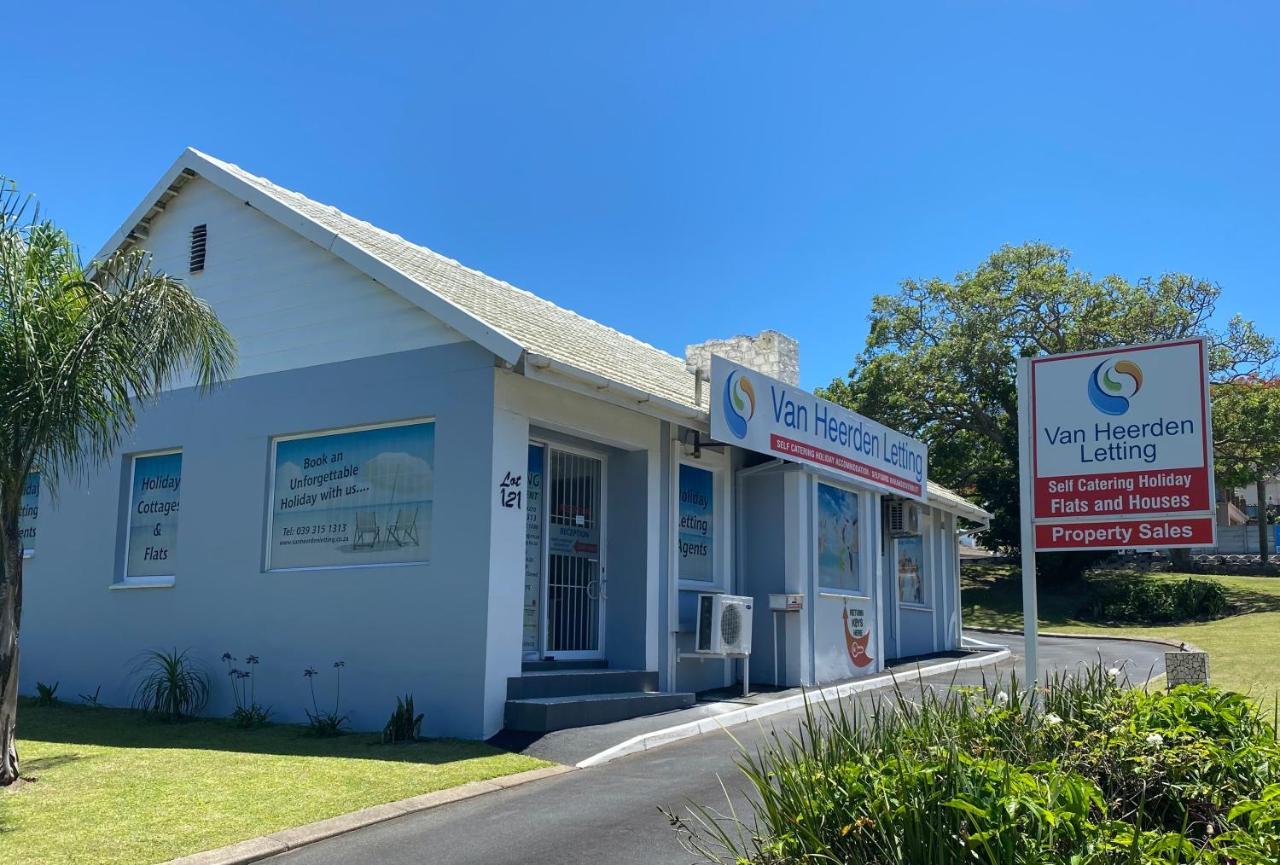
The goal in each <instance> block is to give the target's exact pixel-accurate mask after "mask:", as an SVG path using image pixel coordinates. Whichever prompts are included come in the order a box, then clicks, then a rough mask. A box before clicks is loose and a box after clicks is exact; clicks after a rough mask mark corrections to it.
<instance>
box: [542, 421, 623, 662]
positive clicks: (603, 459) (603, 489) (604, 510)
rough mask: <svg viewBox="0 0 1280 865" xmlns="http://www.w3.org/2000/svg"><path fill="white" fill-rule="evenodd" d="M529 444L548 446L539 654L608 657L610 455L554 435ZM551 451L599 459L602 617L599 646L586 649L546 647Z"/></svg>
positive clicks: (598, 606)
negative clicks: (607, 554)
mask: <svg viewBox="0 0 1280 865" xmlns="http://www.w3.org/2000/svg"><path fill="white" fill-rule="evenodd" d="M529 444H531V445H538V446H540V447H542V448H544V449H545V453H546V459H545V460H544V462H543V479H542V483H543V490H544V492H543V495H542V507H543V517H542V580H541V583H542V585H541V588H540V592H539V600H538V605H539V607H540V611H539V616H540V621H539V623H538V630H539V633H538V656H539V657H540V658H546V657H547V656H548V654H551V657H553V658H555V659H556V660H565V661H587V660H601V659H603V658H604V657H605V622H606V620H607V616H606V615H605V609H606V602H607V601H608V599H609V591H608V585H609V580H608V574H607V572H606V570H605V561H606V558H605V556H606V552H607V550H608V523H609V520H608V514H609V505H608V502H609V498H608V491H609V455H608V454H607V453H605V452H604V451H597V450H592V449H590V448H583V447H577V446H575V445H567V444H564V443H561V442H557V441H555V440H554V439H547V438H540V437H539V438H533V437H531V438H530V439H529ZM552 451H560V452H561V453H568V454H573V455H575V456H580V457H587V458H589V459H594V460H598V461H599V462H600V490H599V495H600V514H599V516H598V522H599V526H600V549H599V551H598V552H597V558H596V580H597V582H598V583H599V589H598V592H599V599H598V601H597V603H596V616H597V617H598V619H599V621H598V622H597V623H596V648H595V649H592V650H585V651H572V652H566V651H559V652H555V653H549V652H548V650H547V636H548V634H549V633H550V630H551V629H550V628H549V627H547V615H548V612H549V610H550V607H549V606H548V604H547V598H548V596H549V595H550V586H549V582H550V581H549V580H548V577H549V576H550V574H551V453H552Z"/></svg>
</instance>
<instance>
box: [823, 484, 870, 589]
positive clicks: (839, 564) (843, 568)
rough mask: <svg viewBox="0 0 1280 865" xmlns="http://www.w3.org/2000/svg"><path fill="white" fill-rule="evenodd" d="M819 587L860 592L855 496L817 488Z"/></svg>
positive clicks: (824, 487)
mask: <svg viewBox="0 0 1280 865" xmlns="http://www.w3.org/2000/svg"><path fill="white" fill-rule="evenodd" d="M818 584H819V585H821V586H825V587H827V588H836V589H853V590H858V589H860V588H861V585H860V582H859V579H858V494H857V493H851V492H849V491H848V490H842V489H840V488H839V487H832V486H828V485H826V484H821V483H820V484H818Z"/></svg>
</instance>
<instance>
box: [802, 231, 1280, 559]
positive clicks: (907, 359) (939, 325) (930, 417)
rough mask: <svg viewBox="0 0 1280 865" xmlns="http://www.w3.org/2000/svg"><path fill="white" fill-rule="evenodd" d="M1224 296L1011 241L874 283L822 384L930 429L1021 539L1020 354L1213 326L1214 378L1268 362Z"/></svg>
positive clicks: (1000, 542) (956, 478) (1187, 279)
mask: <svg viewBox="0 0 1280 865" xmlns="http://www.w3.org/2000/svg"><path fill="white" fill-rule="evenodd" d="M1221 295H1222V289H1221V288H1220V287H1219V286H1218V285H1217V284H1215V283H1212V282H1209V281H1207V280H1204V279H1200V278H1197V277H1194V276H1191V275H1188V274H1182V273H1165V274H1161V275H1159V276H1152V277H1144V278H1142V279H1139V280H1137V281H1136V282H1131V281H1128V280H1126V279H1123V278H1122V277H1119V276H1114V275H1113V276H1104V277H1101V278H1097V277H1094V276H1093V275H1092V274H1090V273H1088V272H1087V271H1084V270H1081V269H1078V268H1076V267H1074V266H1073V265H1072V262H1071V253H1070V252H1069V251H1068V250H1066V249H1062V248H1059V247H1054V246H1050V245H1048V244H1045V243H1038V242H1037V243H1025V244H1022V245H1020V246H1004V247H1002V248H1000V249H999V250H997V251H996V252H994V253H992V254H991V255H990V256H989V257H988V258H987V259H986V260H985V261H983V262H982V263H981V264H979V265H978V266H977V267H976V268H975V269H973V270H971V271H964V272H961V273H958V274H957V275H956V276H955V277H954V278H952V279H949V280H947V279H941V278H930V279H907V280H905V281H903V282H902V283H901V285H900V287H899V289H898V291H897V292H896V293H893V294H880V295H876V296H875V297H874V298H873V300H872V310H871V316H870V320H871V329H870V333H869V334H868V336H867V342H866V346H865V347H864V349H863V351H862V352H861V354H859V355H858V357H857V359H856V361H855V364H854V366H853V368H852V369H851V370H850V372H849V375H848V377H847V378H842V379H836V380H835V381H833V382H832V383H831V384H830V386H828V387H827V388H825V389H823V391H822V395H823V396H825V397H826V398H827V399H831V400H833V401H835V402H838V403H841V404H843V405H845V406H848V407H849V408H852V409H853V410H855V411H858V412H860V413H862V414H865V415H867V416H869V417H872V418H874V419H876V420H878V421H880V422H882V423H885V424H888V425H889V426H892V427H895V428H897V429H900V430H903V431H904V432H912V433H914V434H915V435H917V436H919V437H920V438H921V439H923V440H924V441H926V442H927V443H928V444H929V472H930V476H931V477H932V478H934V479H935V480H937V481H938V482H939V483H942V484H945V485H947V486H949V487H952V488H953V489H956V490H957V491H959V492H962V493H964V494H965V495H968V496H970V497H972V498H974V499H975V500H977V501H979V502H981V503H982V504H983V505H984V506H985V507H986V508H987V509H988V510H990V511H991V512H992V513H993V514H994V515H995V518H994V520H993V521H992V524H991V527H990V530H989V531H988V532H987V533H986V538H985V541H986V543H987V544H988V545H990V546H993V547H996V548H1001V549H1006V550H1012V549H1015V548H1017V546H1018V534H1019V518H1018V429H1017V427H1018V423H1017V416H1018V415H1017V412H1018V403H1017V391H1016V381H1015V377H1016V361H1017V358H1019V357H1034V356H1037V355H1042V354H1060V353H1063V352H1070V351H1081V350H1087V349H1093V348H1103V347H1110V346H1119V345H1133V344H1140V343H1148V342H1159V341H1162V340H1171V339H1178V338H1182V337H1188V336H1204V337H1207V338H1208V340H1209V345H1210V350H1209V363H1210V368H1211V376H1212V378H1213V379H1214V380H1215V381H1234V380H1238V379H1242V378H1246V377H1248V376H1250V375H1253V374H1257V373H1258V372H1259V371H1262V370H1265V369H1267V368H1268V366H1269V365H1270V364H1271V363H1272V362H1273V361H1274V359H1275V357H1276V355H1277V347H1276V343H1275V342H1274V341H1273V340H1272V339H1271V338H1269V337H1267V336H1264V335H1263V334H1261V333H1259V332H1258V330H1257V329H1256V328H1255V327H1254V325H1253V324H1252V322H1249V321H1246V320H1245V319H1243V318H1242V317H1241V316H1238V315H1237V316H1235V317H1233V318H1231V319H1230V320H1229V321H1227V322H1226V324H1225V325H1224V326H1221V327H1217V326H1215V324H1214V322H1215V319H1216V313H1217V307H1218V301H1219V299H1220V298H1221Z"/></svg>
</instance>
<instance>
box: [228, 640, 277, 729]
mask: <svg viewBox="0 0 1280 865" xmlns="http://www.w3.org/2000/svg"><path fill="white" fill-rule="evenodd" d="M222 663H224V664H226V666H227V676H228V677H230V679H231V696H232V698H233V699H234V700H235V703H236V707H235V708H234V709H232V710H231V720H232V721H234V722H235V724H236V726H237V727H241V728H244V729H246V730H247V729H249V728H250V727H257V726H259V725H261V724H265V723H267V719H268V718H270V717H271V707H269V706H263V705H260V704H259V703H258V688H257V680H256V679H255V678H254V675H253V668H254V667H256V666H258V663H259V660H258V656H257V655H245V658H244V663H245V666H247V667H248V668H249V669H247V670H242V669H240V668H239V667H236V666H234V665H235V663H236V659H235V658H233V657H232V656H231V653H230V652H223V653H222Z"/></svg>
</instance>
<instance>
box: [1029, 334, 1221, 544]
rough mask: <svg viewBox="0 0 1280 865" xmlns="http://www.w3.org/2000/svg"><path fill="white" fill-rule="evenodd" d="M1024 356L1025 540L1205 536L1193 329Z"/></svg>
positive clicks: (1167, 540) (1209, 484)
mask: <svg viewBox="0 0 1280 865" xmlns="http://www.w3.org/2000/svg"><path fill="white" fill-rule="evenodd" d="M1029 367H1030V371H1029V382H1028V388H1029V391H1030V407H1029V410H1030V413H1031V414H1030V419H1029V423H1030V429H1031V431H1032V434H1031V436H1030V440H1031V453H1030V470H1031V474H1032V483H1031V490H1030V493H1031V498H1032V503H1033V504H1032V516H1033V519H1034V520H1035V522H1036V529H1035V533H1034V534H1035V544H1036V549H1043V550H1073V549H1074V550H1086V549H1093V550H1096V549H1119V548H1126V549H1127V548H1136V549H1143V548H1147V549H1153V548H1163V547H1179V546H1181V547H1186V546H1201V545H1212V544H1213V543H1214V540H1215V528H1214V520H1213V510H1214V505H1215V503H1214V495H1213V447H1212V438H1211V430H1210V413H1209V384H1208V372H1207V369H1208V368H1207V360H1206V349H1205V344H1204V341H1203V340H1201V339H1186V340H1178V341H1175V342H1167V343H1159V344H1155V345H1142V346H1131V347H1126V348H1118V349H1107V350H1102V351H1090V352H1080V353H1077V354H1065V355H1051V356H1049V357H1040V358H1034V359H1032V360H1031V361H1030V363H1029ZM1024 410H1025V409H1024Z"/></svg>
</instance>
